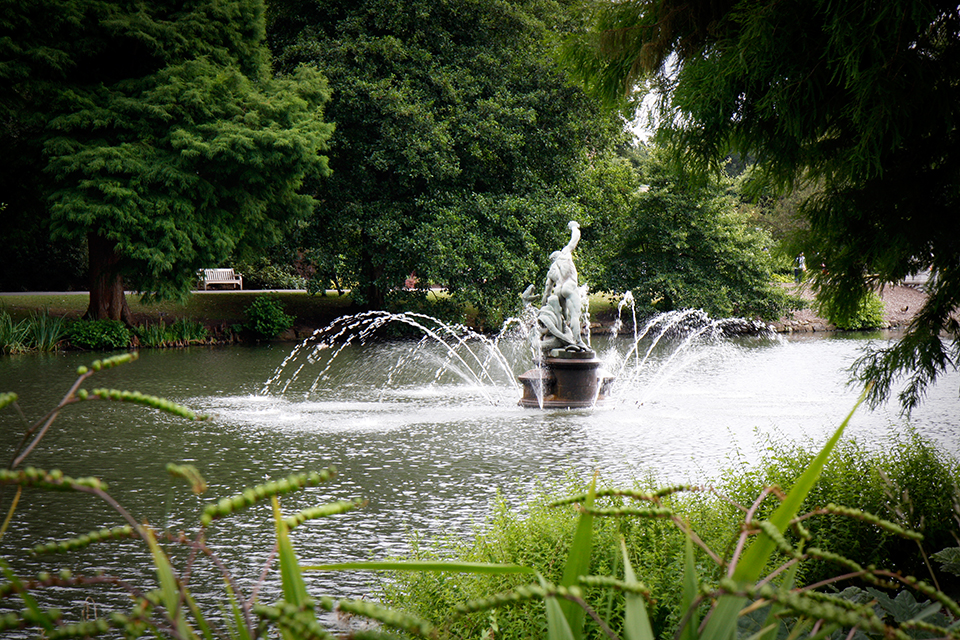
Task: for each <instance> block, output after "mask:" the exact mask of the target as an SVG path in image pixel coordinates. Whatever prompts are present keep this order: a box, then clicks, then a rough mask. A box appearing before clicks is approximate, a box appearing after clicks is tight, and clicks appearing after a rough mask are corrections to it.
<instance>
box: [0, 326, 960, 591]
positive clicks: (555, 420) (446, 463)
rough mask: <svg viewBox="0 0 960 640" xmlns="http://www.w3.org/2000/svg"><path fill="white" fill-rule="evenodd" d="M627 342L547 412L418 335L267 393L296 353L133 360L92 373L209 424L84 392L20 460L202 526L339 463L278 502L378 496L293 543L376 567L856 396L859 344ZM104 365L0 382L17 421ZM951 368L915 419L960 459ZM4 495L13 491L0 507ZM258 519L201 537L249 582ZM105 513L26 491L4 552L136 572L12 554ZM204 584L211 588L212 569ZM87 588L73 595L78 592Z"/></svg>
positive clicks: (106, 556) (190, 353) (692, 468)
mask: <svg viewBox="0 0 960 640" xmlns="http://www.w3.org/2000/svg"><path fill="white" fill-rule="evenodd" d="M630 343H631V342H630V341H629V340H627V339H621V340H614V341H612V342H607V343H603V342H597V343H595V346H596V347H597V349H598V352H599V354H600V355H601V356H602V357H605V358H607V361H608V366H609V368H610V369H611V370H615V371H618V372H619V373H620V380H619V382H618V384H617V387H616V388H615V391H614V395H613V397H612V398H611V399H610V400H609V401H608V402H607V403H606V404H605V405H604V406H602V407H597V408H594V409H592V410H556V411H539V410H529V409H523V408H521V407H519V406H517V404H516V402H517V399H518V397H519V392H518V391H517V389H516V387H515V383H514V382H513V381H512V380H511V379H510V375H511V374H508V373H507V372H504V371H502V370H500V368H499V365H495V364H494V365H491V366H490V367H489V370H488V371H487V372H486V373H485V374H484V375H481V376H478V375H477V374H476V373H475V372H471V371H469V370H468V369H469V368H470V367H469V366H468V365H469V364H470V362H468V361H469V360H470V359H469V358H463V359H462V360H459V361H453V362H452V360H456V359H452V358H451V355H450V354H449V353H448V352H446V351H445V350H443V349H441V348H438V347H437V346H436V345H430V344H427V343H416V342H409V341H396V342H386V343H371V344H367V345H354V346H350V347H348V348H346V349H344V350H343V351H341V352H339V353H338V354H337V356H336V358H335V359H334V360H333V361H332V362H331V361H330V359H329V356H330V355H331V354H332V353H333V352H334V350H333V349H329V350H326V351H324V350H321V351H318V352H316V353H312V354H310V356H309V358H306V359H305V360H302V361H299V360H298V361H297V362H295V363H288V365H287V366H286V367H285V368H284V370H283V371H281V372H280V375H279V376H278V377H277V378H276V379H275V380H274V382H271V384H270V385H268V390H267V393H266V394H264V393H262V392H263V389H264V386H265V383H266V382H267V381H268V380H271V379H273V378H274V374H275V372H276V371H277V368H278V367H279V366H280V364H281V363H282V362H284V360H285V358H286V357H287V356H288V354H289V348H288V347H286V346H272V347H238V346H232V347H219V348H190V349H182V350H166V351H156V350H154V351H144V352H142V353H141V356H140V359H139V361H137V362H135V363H133V364H131V365H127V366H123V367H120V368H118V369H115V370H111V371H106V372H102V373H101V374H98V375H97V376H96V377H95V378H94V379H93V380H91V381H90V384H89V387H90V388H93V387H117V388H124V389H130V390H139V391H142V392H144V393H149V394H154V395H159V396H164V397H168V398H170V399H172V400H175V401H177V402H180V403H183V404H185V405H187V406H189V407H191V408H194V409H196V410H198V411H201V412H204V413H209V414H210V416H211V419H210V420H209V421H205V422H185V421H183V420H181V419H178V418H174V417H170V416H167V415H165V414H160V413H158V412H156V411H153V410H150V409H144V408H142V407H136V406H127V405H115V404H107V403H99V402H90V403H85V404H83V405H80V406H74V407H70V408H68V409H67V410H66V411H65V412H64V414H63V416H62V417H61V418H60V419H59V420H58V421H57V422H56V423H55V425H54V427H53V428H52V429H51V431H50V433H49V435H48V436H47V437H46V439H45V440H44V442H43V444H42V446H41V447H40V448H39V449H38V450H37V451H36V452H35V453H34V454H33V455H32V456H31V458H30V460H29V462H30V464H33V465H35V466H37V467H41V468H54V467H56V468H61V469H63V470H64V472H65V473H67V474H69V475H73V476H83V475H96V476H98V477H101V478H103V479H104V480H106V481H107V482H109V483H110V484H111V487H112V489H111V493H112V494H113V495H114V496H115V497H116V498H117V499H118V500H119V501H120V502H121V503H122V504H124V505H126V506H127V508H128V509H129V510H130V512H131V513H132V514H133V515H134V517H136V518H137V519H139V520H144V519H145V520H148V521H149V522H151V523H152V524H154V525H155V526H157V527H160V528H165V529H167V530H169V531H178V530H180V529H186V530H193V529H194V528H195V527H196V524H197V517H198V514H199V510H200V507H201V506H202V505H203V504H206V503H207V502H210V501H214V500H216V499H218V498H219V497H222V496H225V495H230V494H232V493H234V492H237V491H239V490H241V489H242V488H244V487H246V486H249V485H252V484H256V483H259V482H262V481H265V480H268V479H274V478H279V477H283V476H285V475H287V474H289V473H291V472H297V471H309V470H315V469H320V468H324V467H327V466H329V465H336V466H337V467H338V469H339V472H340V473H339V476H338V477H337V478H336V479H335V480H334V481H333V482H331V483H329V484H327V485H323V486H320V487H316V488H312V489H309V490H307V491H304V492H302V493H301V494H297V495H291V496H286V497H285V498H284V500H283V506H284V509H285V511H288V512H289V511H292V510H294V509H299V508H303V507H306V506H312V505H315V504H318V503H321V502H324V501H328V500H333V499H346V498H354V497H361V498H365V499H367V500H368V501H369V502H368V506H367V507H366V508H365V509H363V510H361V511H357V512H354V513H350V514H345V515H342V516H338V517H335V518H328V519H324V520H318V521H312V522H309V523H307V524H304V525H302V526H301V527H300V528H298V529H297V530H296V531H295V534H294V541H295V545H296V547H297V550H298V552H299V554H300V557H301V560H302V561H303V562H305V563H322V562H335V561H344V560H350V559H374V558H377V559H383V558H387V557H390V556H393V555H397V554H400V553H402V552H404V551H405V550H406V549H407V548H408V544H409V541H410V540H411V538H412V537H414V536H418V537H425V538H426V539H429V538H430V537H431V536H439V535H446V534H449V533H458V532H460V533H464V534H466V533H468V532H469V531H470V530H472V528H473V527H475V526H477V525H479V524H480V523H482V521H483V519H484V517H485V515H486V513H487V512H488V511H489V506H490V504H491V502H492V501H493V500H494V499H495V498H496V496H497V495H498V493H500V494H502V495H504V496H506V498H507V499H508V500H509V501H511V502H512V503H514V504H520V503H522V501H523V496H524V495H526V494H527V492H529V491H530V490H531V489H532V488H533V487H536V486H537V485H538V484H539V483H543V482H550V481H552V480H555V479H557V478H559V477H561V476H563V475H564V474H566V473H568V472H573V473H575V474H577V475H579V476H581V477H584V478H586V477H588V476H589V475H590V474H591V473H592V472H593V471H594V470H598V471H599V472H600V474H601V477H602V478H603V479H604V480H605V481H607V482H610V483H614V484H622V485H629V484H630V483H632V482H633V480H634V479H635V478H638V477H644V476H646V475H648V474H649V473H651V472H652V473H655V474H656V475H657V476H658V477H659V479H660V481H661V482H663V483H673V482H678V481H694V482H695V481H702V480H707V479H709V478H711V477H715V476H716V474H717V473H718V472H719V470H720V469H722V468H724V467H727V466H729V465H730V464H732V463H734V462H736V461H739V460H748V461H749V460H754V459H756V457H757V455H758V452H759V451H762V449H763V448H764V447H765V446H766V444H767V443H768V442H769V441H770V440H784V439H789V440H801V441H813V442H815V443H822V442H823V441H825V439H826V438H827V437H828V436H829V434H830V433H832V431H833V430H834V429H835V428H836V426H837V425H838V424H839V423H840V422H841V421H842V419H843V418H844V417H845V416H846V414H847V413H848V412H849V411H850V409H851V408H852V407H853V405H854V402H855V400H856V398H857V396H858V394H859V391H858V389H856V388H852V387H848V386H847V384H846V382H847V373H846V369H847V367H849V365H850V364H851V362H852V361H853V360H854V359H855V358H856V356H857V355H858V353H859V350H860V349H861V348H862V347H863V346H864V344H865V341H864V339H862V338H857V337H853V338H850V337H804V338H794V339H790V338H788V339H781V338H740V339H725V340H721V341H711V342H708V343H703V344H698V345H696V346H695V348H691V349H688V350H686V351H684V352H682V353H680V354H679V355H677V344H676V343H673V344H668V343H666V342H665V343H664V344H662V345H661V346H660V347H658V348H657V349H655V350H653V351H651V353H650V355H649V359H648V360H647V361H646V362H645V363H644V364H643V366H642V367H639V368H636V364H637V361H638V360H640V358H642V357H643V356H644V354H645V353H646V352H645V350H644V349H641V350H640V352H639V354H638V355H635V356H632V357H631V359H630V360H628V362H626V366H625V368H623V369H621V366H624V363H623V362H622V355H623V354H624V353H625V352H626V351H627V350H628V348H629V345H630ZM500 346H501V349H502V351H503V352H504V353H505V354H506V358H507V360H508V361H509V362H510V363H511V365H510V366H511V367H513V368H514V371H513V372H512V374H519V373H521V372H522V371H523V370H524V368H526V366H528V365H529V358H528V355H527V351H528V350H527V348H526V346H525V345H524V344H523V343H522V342H521V341H514V342H509V341H508V342H505V343H503V344H501V345H500ZM94 357H95V354H76V353H71V354H61V355H57V356H25V357H6V358H3V359H2V360H0V390H3V391H15V392H17V393H18V394H19V396H20V397H21V399H22V400H21V402H20V406H21V407H22V409H23V411H24V413H25V414H26V415H27V416H28V417H30V418H36V417H37V416H39V415H40V414H41V413H42V411H43V410H45V409H46V408H49V407H50V406H51V405H52V404H54V403H55V402H56V401H57V400H58V399H59V398H60V397H61V396H62V394H63V393H64V391H65V390H66V389H67V388H68V387H69V385H70V384H71V382H72V381H73V380H74V378H75V373H74V372H75V370H76V368H77V366H78V365H80V364H88V363H89V362H90V361H91V360H92V359H93V358H94ZM481 361H484V360H483V358H478V359H477V360H475V361H473V365H476V363H478V362H481ZM484 362H486V363H488V364H489V360H486V361H484ZM301 364H302V365H303V367H302V368H301V369H300V373H299V374H297V375H296V377H295V378H293V379H291V378H292V373H293V371H295V370H296V369H297V368H298V367H300V365H301ZM398 365H399V366H398ZM471 366H472V365H471ZM441 369H442V370H443V373H439V374H438V371H440V370H441ZM321 371H324V375H323V376H322V377H320V378H318V375H319V373H320V372H321ZM958 381H960V376H958V375H957V374H955V373H952V374H950V375H948V376H946V377H945V378H944V379H943V380H942V381H941V382H940V383H939V384H938V385H937V386H936V387H935V388H934V389H933V390H932V391H931V393H930V394H929V396H928V398H927V401H926V402H925V404H924V405H923V406H922V407H921V408H920V409H919V410H917V411H916V412H915V413H914V415H913V416H912V419H911V420H910V422H909V427H910V428H913V429H916V430H917V431H918V432H919V433H920V434H921V435H923V436H925V437H927V438H930V439H931V440H933V441H935V442H936V443H938V444H939V445H940V446H941V447H942V448H943V449H944V450H946V451H947V452H949V453H951V454H953V455H957V454H960V445H958V424H957V418H956V416H957V415H960V412H958V407H960V402H958V400H957V388H958ZM280 389H284V390H283V392H282V394H281V393H280V391H279V390H280ZM0 419H2V422H0V424H2V432H0V451H11V450H12V448H13V446H14V445H15V444H16V442H17V441H18V440H19V436H20V434H21V433H22V430H23V423H22V422H20V421H19V420H17V419H15V417H14V413H13V412H11V411H9V409H8V410H7V411H5V412H4V414H3V415H2V417H0ZM907 426H908V424H907V422H906V421H905V420H903V419H901V418H900V417H899V415H898V408H897V407H895V406H889V407H883V408H881V409H879V410H876V411H870V410H869V409H866V408H862V409H861V410H860V411H859V412H858V413H857V414H856V415H855V416H854V418H853V420H852V421H851V424H850V427H849V431H848V437H854V438H857V439H858V440H860V441H862V442H864V443H866V444H868V445H869V446H873V447H877V448H883V447H885V446H889V443H890V442H893V441H895V440H896V436H897V434H898V433H902V432H903V431H904V429H905V428H907ZM2 455H4V456H7V455H8V454H6V453H4V454H2ZM168 462H176V463H189V464H193V465H195V466H197V467H198V468H199V469H200V471H201V473H202V474H203V475H204V476H205V478H206V479H207V481H208V482H209V485H210V491H209V492H208V494H207V495H206V496H203V497H200V498H197V497H195V496H192V495H191V494H190V493H189V491H187V490H186V486H185V485H183V484H182V483H181V481H178V480H173V479H171V478H169V477H168V475H167V474H166V472H165V465H166V464H167V463H168ZM9 496H10V492H9V490H7V492H6V493H5V494H4V497H3V505H4V507H5V505H7V504H9ZM270 518H271V516H270V512H269V509H268V508H267V507H266V506H260V507H257V508H255V509H251V510H250V511H248V512H246V513H244V514H242V515H239V516H237V517H234V518H231V519H230V520H228V521H227V522H225V523H222V524H221V523H217V524H215V525H214V526H213V527H212V528H211V531H210V542H211V546H212V547H213V548H214V550H215V551H216V552H217V553H218V554H220V555H222V556H223V558H224V560H225V562H226V563H227V564H228V565H229V566H230V567H231V568H232V569H233V570H234V571H236V572H237V573H238V575H240V577H241V581H242V582H243V583H244V584H246V585H250V584H252V583H253V582H254V581H256V580H257V579H258V577H259V570H260V567H261V566H262V564H263V563H264V561H265V560H266V558H267V555H268V553H269V552H270V549H271V548H272V543H273V531H272V524H271V519H270ZM117 524H121V521H120V520H119V518H118V517H117V516H116V515H115V514H114V513H113V512H112V511H111V510H110V509H109V508H107V507H106V506H105V505H103V504H102V503H98V502H97V501H96V500H95V499H94V498H91V497H89V496H77V495H71V494H52V493H44V492H37V491H30V492H27V494H25V496H24V498H23V500H22V501H21V504H20V506H19V508H18V512H17V517H16V518H15V519H14V521H13V523H12V525H11V529H10V531H9V532H8V533H7V535H6V536H5V538H4V539H3V540H2V542H0V553H2V555H3V556H4V557H6V558H15V560H14V562H15V564H16V566H17V569H18V570H19V571H20V572H21V573H29V572H31V571H35V570H36V569H37V568H38V567H39V566H41V565H42V566H44V567H46V568H49V567H50V566H51V564H50V563H51V562H54V564H55V565H57V566H59V565H60V563H63V565H64V566H71V567H73V568H74V569H75V570H80V571H85V572H94V571H96V570H105V571H108V572H112V573H117V574H119V575H122V576H126V577H128V578H129V579H131V580H143V579H145V578H147V577H148V576H147V575H146V573H144V572H147V573H149V564H147V563H145V560H146V559H145V558H144V557H143V555H142V552H141V551H140V550H139V547H138V546H137V545H135V544H132V543H121V544H119V545H115V546H113V547H109V549H110V550H109V551H107V552H104V549H105V548H104V547H100V548H98V549H97V550H96V552H90V553H80V554H77V555H75V556H70V557H69V558H68V557H64V558H57V559H55V560H53V561H51V560H49V559H45V560H43V562H41V563H40V564H36V563H35V561H33V560H30V559H28V558H24V557H23V555H22V554H21V553H19V552H18V550H22V549H24V548H29V547H31V546H32V545H34V544H36V543H37V542H46V541H49V540H52V539H60V538H66V537H70V536H71V535H75V534H77V533H79V532H85V531H89V530H92V529H97V528H100V527H103V526H114V525H117ZM200 579H203V575H202V572H201V576H200ZM208 579H209V580H210V583H211V584H212V587H211V589H210V590H211V591H213V592H216V591H217V590H218V589H219V585H218V584H217V580H216V579H215V578H213V577H210V576H208ZM310 580H311V589H312V590H313V591H314V595H324V594H326V595H333V596H352V597H360V596H362V595H363V594H364V593H366V592H368V591H369V578H368V577H367V576H364V575H348V576H342V575H341V576H336V577H331V576H329V575H326V574H311V577H310ZM268 593H269V587H268ZM83 595H84V594H80V593H75V594H72V595H70V597H73V598H75V599H77V600H78V601H79V600H81V599H82V596H83ZM211 597H212V596H211ZM265 599H267V600H271V599H272V597H266V598H265ZM78 606H79V604H78Z"/></svg>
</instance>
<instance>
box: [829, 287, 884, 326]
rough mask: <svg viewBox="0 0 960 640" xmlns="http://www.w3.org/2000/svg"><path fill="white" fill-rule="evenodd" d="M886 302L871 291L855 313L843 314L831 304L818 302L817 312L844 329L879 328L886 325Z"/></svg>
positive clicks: (861, 301)
mask: <svg viewBox="0 0 960 640" xmlns="http://www.w3.org/2000/svg"><path fill="white" fill-rule="evenodd" d="M884 308H885V306H884V302H883V300H882V299H881V298H880V296H879V295H877V294H876V293H874V292H873V291H871V292H870V293H868V294H867V295H866V296H865V297H864V298H863V299H862V300H860V303H859V305H858V306H857V308H856V310H855V311H854V312H853V313H849V314H841V313H840V312H838V311H835V310H834V309H833V308H832V307H831V306H829V305H824V304H819V303H818V304H817V312H818V313H819V314H820V315H821V316H822V317H824V318H826V320H827V321H828V322H830V324H832V325H833V326H835V327H836V328H838V329H843V330H844V331H860V330H862V329H877V328H879V327H883V326H885V325H886V319H885V317H884V315H883V313H884Z"/></svg>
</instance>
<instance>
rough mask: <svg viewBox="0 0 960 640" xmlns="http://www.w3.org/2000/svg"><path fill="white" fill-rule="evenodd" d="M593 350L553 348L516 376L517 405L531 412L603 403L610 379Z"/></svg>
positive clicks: (611, 377)
mask: <svg viewBox="0 0 960 640" xmlns="http://www.w3.org/2000/svg"><path fill="white" fill-rule="evenodd" d="M601 364H602V363H601V362H600V360H598V359H597V357H596V353H594V352H593V351H564V350H558V349H554V350H553V351H551V352H550V355H549V356H548V357H546V358H544V359H543V361H542V362H541V364H540V365H539V366H538V367H536V368H534V369H530V370H529V371H525V372H524V373H523V374H521V375H520V376H519V380H520V383H521V384H522V385H523V397H522V398H520V406H523V407H530V408H534V409H539V408H541V407H542V408H544V409H574V408H578V407H592V406H593V405H594V404H596V403H597V402H599V401H601V400H603V399H604V398H605V397H606V396H607V394H608V392H609V390H610V385H611V384H612V383H613V376H611V375H610V374H609V373H608V372H607V371H605V370H604V369H602V368H601V367H600V365H601Z"/></svg>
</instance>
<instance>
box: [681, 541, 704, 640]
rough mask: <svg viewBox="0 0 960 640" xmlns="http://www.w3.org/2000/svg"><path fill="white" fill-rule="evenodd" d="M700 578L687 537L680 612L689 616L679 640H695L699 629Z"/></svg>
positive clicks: (690, 543)
mask: <svg viewBox="0 0 960 640" xmlns="http://www.w3.org/2000/svg"><path fill="white" fill-rule="evenodd" d="M699 583H700V576H699V575H698V574H697V565H696V562H694V558H693V539H692V538H691V537H690V536H689V535H687V536H686V544H685V546H684V550H683V595H682V598H681V605H680V611H682V612H684V615H689V618H687V621H686V626H684V627H683V630H682V631H681V633H680V640H697V629H699V628H700V616H699V615H697V604H696V603H697V595H698V594H699Z"/></svg>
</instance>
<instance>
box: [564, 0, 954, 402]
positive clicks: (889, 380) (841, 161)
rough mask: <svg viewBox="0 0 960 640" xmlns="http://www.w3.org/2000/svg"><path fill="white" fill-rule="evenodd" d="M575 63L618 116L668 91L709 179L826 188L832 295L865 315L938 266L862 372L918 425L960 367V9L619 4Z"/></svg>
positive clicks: (685, 0)
mask: <svg viewBox="0 0 960 640" xmlns="http://www.w3.org/2000/svg"><path fill="white" fill-rule="evenodd" d="M596 18H597V19H596V22H595V28H594V29H592V30H591V31H590V32H589V34H588V35H585V36H582V37H577V38H574V39H573V40H572V41H571V44H570V47H569V49H568V51H567V60H568V62H569V63H570V64H571V66H572V68H574V69H576V71H577V73H579V74H580V75H581V77H582V78H584V79H585V81H586V82H587V84H588V86H589V87H591V88H592V89H593V90H594V91H595V92H596V93H597V94H598V95H601V96H603V97H605V98H606V99H607V101H608V103H610V104H620V105H622V104H623V102H622V98H623V96H625V95H637V94H636V92H635V87H637V86H638V84H641V83H644V82H645V81H647V80H650V81H651V82H652V83H653V84H654V85H657V86H659V87H660V89H661V90H662V91H663V93H662V95H663V99H662V102H661V110H660V113H661V124H660V133H659V135H660V136H661V139H663V140H668V141H671V142H672V143H674V144H675V145H676V146H677V148H679V149H682V150H684V152H685V153H684V156H685V159H686V160H687V161H689V162H694V163H698V165H700V166H708V165H710V164H716V163H717V161H718V160H719V159H720V158H722V157H724V156H725V155H726V154H727V153H728V152H729V151H730V150H731V149H732V150H734V151H736V152H738V153H740V154H741V155H743V156H753V157H755V158H756V159H757V162H758V165H759V168H760V169H761V170H760V171H759V172H758V175H760V176H761V177H762V178H763V179H764V183H766V184H768V185H773V186H775V187H778V188H780V189H781V190H784V191H788V190H790V189H791V188H793V187H797V186H800V187H802V186H803V185H805V184H810V183H813V184H817V185H818V186H820V187H821V188H820V189H819V190H818V192H817V193H815V194H814V195H812V196H811V197H810V198H808V199H807V200H806V201H805V202H804V203H803V205H802V206H801V213H802V215H803V217H804V218H805V220H806V222H807V223H808V225H809V228H808V229H807V230H806V231H805V232H804V233H803V235H802V237H801V241H802V245H801V246H803V247H804V248H805V249H806V250H807V251H809V252H810V253H813V252H816V253H818V254H819V256H820V257H821V259H822V260H823V261H824V262H825V264H826V267H827V270H826V272H824V273H821V274H817V276H816V279H815V284H816V286H817V287H818V296H819V298H820V300H821V302H823V303H824V304H825V305H826V306H827V307H828V308H832V309H834V311H835V314H836V315H838V316H845V315H849V314H850V313H851V312H852V311H853V310H855V309H856V308H857V307H858V305H859V304H860V301H861V300H862V299H863V298H864V297H865V296H867V295H868V294H869V293H870V292H871V291H872V290H874V289H876V288H877V287H880V286H882V285H884V284H885V283H893V282H897V281H898V280H900V279H902V278H904V276H906V275H908V274H910V273H913V272H917V271H920V270H923V269H928V268H929V269H933V270H934V272H935V273H936V281H935V283H934V284H933V285H932V286H931V288H930V290H929V299H928V301H927V303H926V304H925V305H924V307H923V309H922V310H921V311H920V313H919V314H918V315H917V316H916V318H915V320H914V321H913V323H912V324H911V325H910V327H909V329H908V331H907V332H906V334H905V335H904V336H903V338H901V339H900V340H899V341H898V342H897V343H895V344H894V345H892V346H890V347H888V348H882V349H876V350H874V351H873V352H872V353H870V354H868V355H866V356H865V357H864V358H862V359H861V360H860V361H859V362H858V364H857V375H858V376H859V377H860V378H861V379H862V380H864V381H866V380H872V381H875V382H876V385H875V386H874V387H873V389H872V391H871V400H872V402H873V403H874V404H876V403H879V402H882V401H884V400H885V399H886V398H888V397H889V395H890V394H891V392H892V387H893V383H894V382H895V381H896V380H897V379H898V378H899V377H900V376H902V375H908V376H909V381H908V384H907V385H906V388H905V389H904V390H903V392H902V393H901V394H900V402H901V405H902V407H903V408H904V410H905V411H909V410H910V409H911V408H913V407H915V406H916V405H917V404H918V403H919V402H920V401H921V398H922V396H923V393H924V390H925V389H926V387H927V385H929V384H930V383H931V382H933V381H934V380H935V379H936V378H937V376H938V375H939V374H941V373H942V372H943V371H944V370H946V369H948V368H956V367H957V366H958V364H960V326H958V323H957V320H956V310H957V308H958V305H960V214H958V211H960V145H958V142H960V132H958V129H957V122H958V120H960V8H958V6H957V4H956V3H951V2H946V1H939V0H890V1H888V2H869V1H867V0H861V1H858V2H846V3H835V2H827V1H826V0H786V1H780V2H746V1H737V0H725V1H723V2H713V1H711V2H707V1H705V0H693V1H691V0H658V1H656V2H653V1H645V0H631V1H628V2H622V3H604V4H603V5H602V6H601V7H600V9H599V12H598V15H597V17H596Z"/></svg>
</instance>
